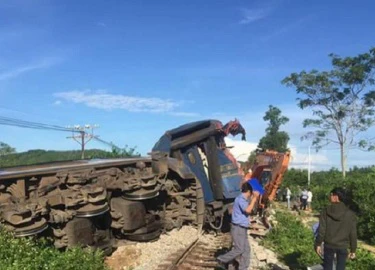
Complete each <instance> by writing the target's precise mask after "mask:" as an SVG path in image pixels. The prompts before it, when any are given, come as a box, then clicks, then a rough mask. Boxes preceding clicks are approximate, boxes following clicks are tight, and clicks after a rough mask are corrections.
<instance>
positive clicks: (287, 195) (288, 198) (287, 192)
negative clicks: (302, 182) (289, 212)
mask: <svg viewBox="0 0 375 270" xmlns="http://www.w3.org/2000/svg"><path fill="white" fill-rule="evenodd" d="M291 195H292V192H291V191H290V189H289V187H287V188H286V200H287V201H288V209H290V196H291Z"/></svg>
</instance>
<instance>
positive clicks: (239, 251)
mask: <svg viewBox="0 0 375 270" xmlns="http://www.w3.org/2000/svg"><path fill="white" fill-rule="evenodd" d="M258 197H259V192H258V191H255V192H254V194H253V188H252V185H251V184H250V183H249V182H245V183H243V184H242V186H241V194H240V195H238V196H237V198H236V199H235V201H234V204H233V211H232V226H231V235H232V240H233V242H234V245H233V248H232V250H231V251H229V252H228V253H226V254H223V255H221V256H219V257H218V258H217V259H218V261H219V264H220V266H221V267H222V268H224V269H225V267H224V264H227V263H229V262H231V261H233V260H234V259H235V258H237V257H239V260H238V263H239V268H238V269H239V270H245V269H246V270H247V269H248V268H249V266H250V246H249V240H248V237H247V234H248V233H247V229H248V228H249V225H250V219H249V215H250V213H251V211H252V209H253V208H254V206H255V202H256V200H257V198H258Z"/></svg>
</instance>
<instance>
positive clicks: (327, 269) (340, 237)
mask: <svg viewBox="0 0 375 270" xmlns="http://www.w3.org/2000/svg"><path fill="white" fill-rule="evenodd" d="M345 199H346V198H345V192H344V190H343V189H342V188H339V187H338V188H334V189H333V190H332V191H331V193H330V201H331V204H330V205H329V206H328V207H327V208H325V209H324V210H323V212H322V213H321V216H320V219H319V230H318V236H317V238H316V240H315V250H316V252H317V253H318V255H320V256H321V255H322V248H321V244H322V243H323V242H324V254H323V267H324V270H332V265H333V259H334V256H335V254H336V257H337V266H336V269H337V270H344V269H345V265H346V258H347V257H348V250H347V249H348V248H350V253H349V258H350V259H354V258H355V252H356V249H357V218H356V216H355V214H354V213H353V212H352V211H351V210H350V209H349V208H348V207H347V206H346V205H345V204H344V202H345Z"/></svg>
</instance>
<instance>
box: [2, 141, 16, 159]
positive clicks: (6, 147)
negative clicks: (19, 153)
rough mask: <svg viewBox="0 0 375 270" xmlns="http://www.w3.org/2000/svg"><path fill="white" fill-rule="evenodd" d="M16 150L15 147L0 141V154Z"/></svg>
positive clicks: (11, 152)
mask: <svg viewBox="0 0 375 270" xmlns="http://www.w3.org/2000/svg"><path fill="white" fill-rule="evenodd" d="M15 152H16V149H15V148H13V147H11V146H10V145H9V144H6V143H4V142H0V156H4V155H7V154H13V153H15Z"/></svg>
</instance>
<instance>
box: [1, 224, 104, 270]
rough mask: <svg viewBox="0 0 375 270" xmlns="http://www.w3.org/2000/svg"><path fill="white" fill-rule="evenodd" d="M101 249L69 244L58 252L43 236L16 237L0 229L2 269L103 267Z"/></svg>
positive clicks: (89, 269) (86, 269)
mask: <svg viewBox="0 0 375 270" xmlns="http://www.w3.org/2000/svg"><path fill="white" fill-rule="evenodd" d="M103 258H104V257H103V255H102V253H101V252H100V251H92V250H89V249H81V248H72V249H68V250H67V251H65V252H60V251H58V250H57V249H55V248H54V247H52V246H50V245H49V244H48V243H47V241H46V240H34V239H31V238H15V237H13V236H12V235H11V234H10V233H8V232H6V231H4V230H0V269H2V270H3V269H4V270H19V269H24V270H34V269H35V270H44V269H45V270H47V269H48V270H53V269H56V270H57V269H59V270H60V269H66V270H75V269H77V270H78V269H79V270H105V269H108V268H107V267H106V266H105V264H104V261H103Z"/></svg>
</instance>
